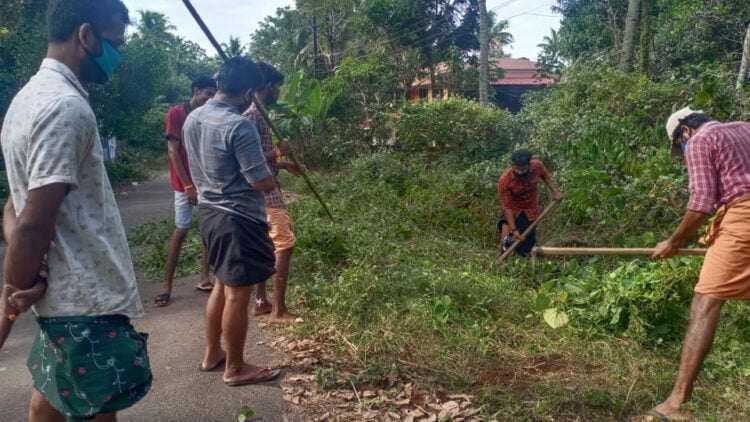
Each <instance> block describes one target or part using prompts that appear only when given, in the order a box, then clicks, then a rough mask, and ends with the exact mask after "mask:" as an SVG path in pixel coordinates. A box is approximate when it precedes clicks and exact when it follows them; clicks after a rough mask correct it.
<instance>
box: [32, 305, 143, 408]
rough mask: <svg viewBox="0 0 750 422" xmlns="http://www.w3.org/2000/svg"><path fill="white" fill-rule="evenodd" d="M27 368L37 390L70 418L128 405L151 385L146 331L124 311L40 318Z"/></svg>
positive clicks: (140, 396)
mask: <svg viewBox="0 0 750 422" xmlns="http://www.w3.org/2000/svg"><path fill="white" fill-rule="evenodd" d="M37 323H38V324H39V332H38V333H37V335H36V337H35V338H34V342H33V344H32V345H31V352H30V353H29V358H28V361H27V366H28V368H29V371H30V372H31V377H32V378H33V381H34V388H36V389H37V390H38V391H39V392H40V393H42V395H43V396H44V397H45V399H47V402H49V404H50V405H51V406H52V407H53V408H55V409H57V411H59V412H60V413H61V414H62V415H63V416H65V417H66V418H67V419H72V420H76V419H79V420H80V419H92V418H94V417H95V416H96V415H98V414H102V413H111V412H116V411H119V410H122V409H125V408H128V407H130V406H132V405H133V404H135V403H136V402H137V401H139V400H140V399H142V398H143V397H144V396H145V395H146V393H148V392H149V390H150V389H151V381H152V376H151V368H150V366H149V359H148V352H147V350H146V339H147V337H148V335H147V334H143V333H137V332H136V331H135V330H134V329H133V326H132V325H130V320H129V319H128V318H127V317H125V316H123V315H106V316H98V317H90V316H75V317H48V318H44V317H40V318H37Z"/></svg>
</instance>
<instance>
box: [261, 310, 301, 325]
mask: <svg viewBox="0 0 750 422" xmlns="http://www.w3.org/2000/svg"><path fill="white" fill-rule="evenodd" d="M268 322H270V323H273V324H294V323H295V322H297V315H294V314H293V313H291V312H289V311H284V312H281V313H280V314H276V313H272V314H271V316H270V317H269V318H268Z"/></svg>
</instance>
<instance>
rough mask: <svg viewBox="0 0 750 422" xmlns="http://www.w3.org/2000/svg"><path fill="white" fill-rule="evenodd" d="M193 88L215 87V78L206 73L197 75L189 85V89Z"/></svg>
mask: <svg viewBox="0 0 750 422" xmlns="http://www.w3.org/2000/svg"><path fill="white" fill-rule="evenodd" d="M195 88H198V89H205V88H214V89H216V80H215V79H214V78H211V77H209V76H206V75H201V76H198V77H197V78H195V79H194V80H193V83H192V84H191V85H190V89H191V90H194V89H195Z"/></svg>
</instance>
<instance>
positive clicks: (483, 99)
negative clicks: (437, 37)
mask: <svg viewBox="0 0 750 422" xmlns="http://www.w3.org/2000/svg"><path fill="white" fill-rule="evenodd" d="M488 24H489V22H487V0H479V104H481V105H483V106H486V105H487V102H488V101H487V100H488V98H487V87H488V86H489V84H490V81H489V67H490V64H489V52H490V37H489V28H488Z"/></svg>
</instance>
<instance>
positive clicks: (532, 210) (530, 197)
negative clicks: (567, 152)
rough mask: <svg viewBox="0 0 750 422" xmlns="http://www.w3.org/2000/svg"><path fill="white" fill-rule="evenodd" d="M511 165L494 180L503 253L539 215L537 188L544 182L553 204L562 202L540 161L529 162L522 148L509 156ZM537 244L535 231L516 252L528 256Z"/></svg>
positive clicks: (530, 160)
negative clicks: (498, 203)
mask: <svg viewBox="0 0 750 422" xmlns="http://www.w3.org/2000/svg"><path fill="white" fill-rule="evenodd" d="M511 162H512V163H513V166H512V167H511V168H510V169H508V170H507V171H505V173H503V175H502V176H500V179H498V181H497V195H498V197H499V198H500V208H501V209H502V215H501V216H500V221H499V222H498V223H497V225H498V229H499V230H500V239H502V240H501V242H502V246H501V247H502V250H503V251H504V250H506V249H508V248H509V247H510V246H511V245H512V244H513V243H514V242H515V241H517V240H520V239H521V234H522V233H523V232H524V231H525V230H526V229H527V228H528V227H529V226H530V225H531V223H533V222H534V220H536V218H537V217H538V216H539V198H538V195H537V185H538V184H539V181H540V180H541V181H543V182H544V184H546V185H547V187H548V188H549V190H550V192H552V199H553V200H554V201H558V202H559V201H561V200H562V197H563V196H562V193H561V192H560V191H559V190H558V189H557V188H556V187H555V184H554V183H553V182H552V178H551V177H550V175H549V172H547V169H546V168H545V167H544V164H542V163H541V161H539V160H532V159H531V153H530V152H529V151H527V150H525V149H520V150H518V151H515V152H514V153H513V154H512V155H511ZM534 244H536V230H533V231H532V232H531V233H529V235H528V236H526V238H525V239H524V240H523V242H522V243H521V244H520V245H518V248H516V253H518V254H519V255H521V256H528V255H529V253H531V248H533V247H534Z"/></svg>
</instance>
